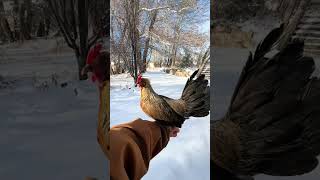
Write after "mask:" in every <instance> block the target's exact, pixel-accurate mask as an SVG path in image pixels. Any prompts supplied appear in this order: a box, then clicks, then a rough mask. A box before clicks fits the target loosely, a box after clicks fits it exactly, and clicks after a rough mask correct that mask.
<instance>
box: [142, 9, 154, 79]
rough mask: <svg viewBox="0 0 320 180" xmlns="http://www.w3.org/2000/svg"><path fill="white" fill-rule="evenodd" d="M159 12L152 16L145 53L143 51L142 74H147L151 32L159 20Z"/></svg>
mask: <svg viewBox="0 0 320 180" xmlns="http://www.w3.org/2000/svg"><path fill="white" fill-rule="evenodd" d="M157 13H158V12H157V10H156V11H154V12H153V13H152V14H151V22H150V26H149V30H148V38H147V39H146V43H145V46H144V51H143V57H142V69H141V72H143V73H144V72H146V70H147V56H148V51H149V44H150V34H151V33H150V32H151V31H152V30H153V26H154V23H155V22H156V19H157Z"/></svg>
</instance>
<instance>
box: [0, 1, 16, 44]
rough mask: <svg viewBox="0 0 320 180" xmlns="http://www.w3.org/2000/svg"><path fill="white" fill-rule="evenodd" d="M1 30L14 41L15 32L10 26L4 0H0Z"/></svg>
mask: <svg viewBox="0 0 320 180" xmlns="http://www.w3.org/2000/svg"><path fill="white" fill-rule="evenodd" d="M0 30H2V32H3V33H5V35H6V37H7V38H8V39H9V40H10V41H11V42H12V41H14V35H13V32H12V30H11V28H10V26H9V23H8V20H7V18H6V14H5V10H4V5H3V0H0Z"/></svg>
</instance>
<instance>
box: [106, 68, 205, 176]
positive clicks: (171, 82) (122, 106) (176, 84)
mask: <svg viewBox="0 0 320 180" xmlns="http://www.w3.org/2000/svg"><path fill="white" fill-rule="evenodd" d="M144 76H145V77H147V78H149V79H150V81H151V84H152V86H153V88H154V90H155V91H156V92H157V93H159V94H161V95H165V96H168V97H171V98H179V97H180V96H181V93H182V90H183V87H184V85H185V83H186V81H187V78H182V77H177V76H173V75H169V74H165V73H163V72H159V71H155V72H148V73H146V74H144ZM139 97H140V91H139V89H138V88H137V87H134V85H133V79H132V78H131V77H130V76H128V75H124V74H122V75H115V76H112V77H111V100H110V101H111V106H110V107H111V127H112V126H114V125H116V124H120V123H125V122H128V121H132V120H134V119H136V118H142V119H145V120H148V119H150V118H149V117H148V116H147V115H146V114H145V113H143V111H142V110H141V109H140V104H139ZM209 119H210V118H209V116H207V117H204V118H190V119H188V120H187V121H186V122H185V123H184V125H183V127H182V129H181V131H180V134H179V135H178V137H176V138H172V139H171V140H170V142H169V144H168V146H167V147H166V148H165V149H164V150H163V151H162V152H161V153H160V154H158V155H157V156H156V157H155V158H154V159H153V160H152V161H151V163H150V168H149V171H148V173H147V175H145V177H143V180H164V179H167V180H177V179H183V180H194V179H199V180H209V179H210V166H209V165H210V162H209V157H210V137H209V136H210V134H209V128H210V127H209V124H210V122H209Z"/></svg>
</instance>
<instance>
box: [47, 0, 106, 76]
mask: <svg viewBox="0 0 320 180" xmlns="http://www.w3.org/2000/svg"><path fill="white" fill-rule="evenodd" d="M47 2H48V3H49V7H50V9H51V11H52V13H53V14H54V16H55V20H56V21H57V23H58V25H59V28H60V31H61V32H62V34H63V36H64V39H65V41H66V43H67V44H68V46H69V47H70V48H72V49H73V50H74V52H75V54H76V57H77V62H78V70H79V79H80V80H84V79H87V76H86V75H81V69H82V68H83V67H84V65H85V61H86V57H87V54H88V50H89V48H90V47H91V46H92V45H93V44H94V43H95V42H96V41H97V39H98V38H99V37H101V32H102V27H98V26H95V29H94V30H93V32H92V35H91V36H90V37H89V4H88V0H68V1H65V0H49V1H47ZM102 11H103V10H102ZM97 12H98V11H97ZM91 13H92V14H94V12H91ZM92 14H91V16H92V17H96V16H94V15H92ZM100 17H101V18H102V17H103V16H100ZM100 20H102V19H100Z"/></svg>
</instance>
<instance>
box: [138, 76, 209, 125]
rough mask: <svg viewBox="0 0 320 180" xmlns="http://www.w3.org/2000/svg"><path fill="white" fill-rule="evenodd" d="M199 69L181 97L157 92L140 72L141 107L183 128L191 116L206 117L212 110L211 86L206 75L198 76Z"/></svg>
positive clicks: (155, 116)
mask: <svg viewBox="0 0 320 180" xmlns="http://www.w3.org/2000/svg"><path fill="white" fill-rule="evenodd" d="M197 74H198V70H197V71H195V72H194V73H193V74H192V75H191V76H190V78H189V79H188V81H187V83H186V85H185V87H184V89H183V91H182V95H181V97H180V98H179V99H171V98H169V97H166V96H162V95H159V94H157V93H156V92H155V91H154V90H153V88H152V86H151V83H150V81H149V79H146V78H143V77H142V75H141V74H140V75H139V76H138V78H137V82H136V83H137V84H138V85H139V87H140V91H141V97H140V106H141V109H142V110H143V111H144V112H145V113H146V114H147V115H148V116H150V117H151V118H153V119H154V120H156V121H157V122H159V123H160V124H163V125H168V126H175V127H179V128H181V126H182V124H183V123H184V121H185V120H186V119H188V118H189V117H205V116H207V115H209V111H210V94H209V92H210V87H209V85H208V80H206V79H205V75H203V74H201V75H199V76H198V77H197V78H195V77H196V75H197Z"/></svg>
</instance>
